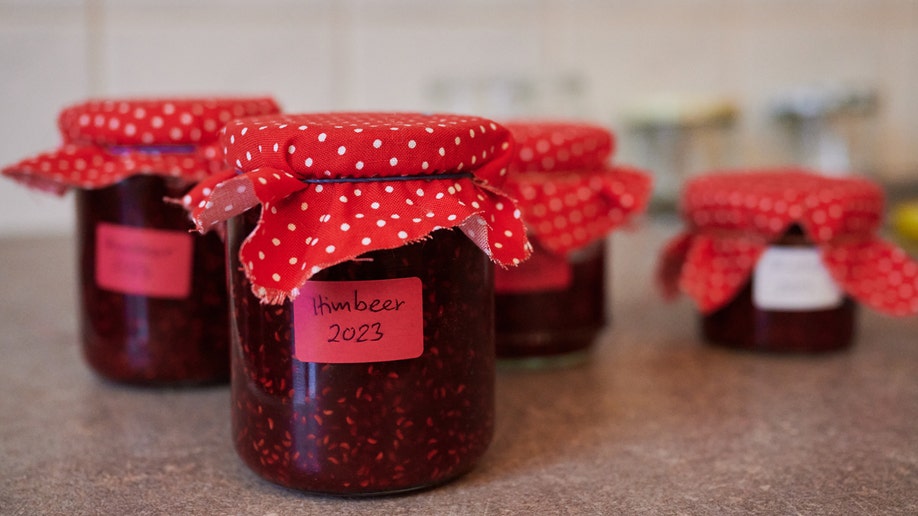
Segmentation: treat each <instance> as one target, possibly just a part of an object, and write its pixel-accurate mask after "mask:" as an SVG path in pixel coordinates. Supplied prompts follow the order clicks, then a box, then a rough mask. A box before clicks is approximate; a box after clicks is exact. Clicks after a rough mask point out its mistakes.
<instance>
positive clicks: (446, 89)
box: [427, 72, 595, 119]
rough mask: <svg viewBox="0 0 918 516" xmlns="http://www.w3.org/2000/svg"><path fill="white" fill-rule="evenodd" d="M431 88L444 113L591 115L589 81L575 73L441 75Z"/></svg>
mask: <svg viewBox="0 0 918 516" xmlns="http://www.w3.org/2000/svg"><path fill="white" fill-rule="evenodd" d="M427 90H428V93H427V101H428V103H429V104H430V108H431V109H433V110H435V111H440V112H450V113H468V114H475V115H483V116H488V117H492V118H499V119H507V118H521V117H545V116H551V117H577V118H584V117H586V118H589V117H588V115H589V113H587V112H586V109H585V92H586V81H585V80H584V78H583V76H582V75H579V74H577V73H574V72H570V73H551V74H507V75H482V76H463V77H440V78H437V79H435V80H434V81H432V82H431V83H430V84H429V86H428V88H427ZM594 118H595V117H594Z"/></svg>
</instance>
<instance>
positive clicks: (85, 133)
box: [3, 97, 279, 194]
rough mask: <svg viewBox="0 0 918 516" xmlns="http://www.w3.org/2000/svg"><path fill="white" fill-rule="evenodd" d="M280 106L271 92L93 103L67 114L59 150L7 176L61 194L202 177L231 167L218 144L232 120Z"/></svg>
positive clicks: (61, 125)
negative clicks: (152, 179)
mask: <svg viewBox="0 0 918 516" xmlns="http://www.w3.org/2000/svg"><path fill="white" fill-rule="evenodd" d="M278 111H279V108H278V106H277V104H276V103H275V102H274V101H273V100H272V99H270V98H264V97H253V98H174V99H168V98H162V99H120V100H119V99H101V100H91V101H87V102H83V103H80V104H75V105H73V106H70V107H68V108H66V109H64V110H63V111H62V112H61V114H60V116H59V117H58V127H59V128H60V131H61V134H62V136H63V139H64V143H63V146H62V147H61V148H60V149H58V150H56V151H53V152H49V153H44V154H40V155H38V156H35V157H32V158H28V159H25V160H23V161H21V162H19V163H16V164H14V165H11V166H9V167H6V168H4V170H3V173H4V174H5V175H7V176H9V177H11V178H13V179H16V180H18V181H21V182H23V183H25V184H27V185H29V186H32V187H34V188H38V189H41V190H47V191H50V192H53V193H57V194H62V193H64V192H66V191H67V190H68V189H69V188H74V187H75V188H86V189H92V188H102V187H105V186H108V185H111V184H114V183H117V182H118V181H121V180H122V179H124V178H126V177H129V176H131V175H134V174H160V175H169V176H178V177H183V178H186V179H190V180H194V181H197V180H200V179H202V178H203V177H205V176H207V175H209V174H212V173H215V172H216V171H218V170H223V169H224V167H223V155H222V152H220V150H219V147H217V146H216V145H215V143H216V140H217V138H218V137H219V132H220V129H221V128H222V127H223V126H224V125H225V124H226V122H228V121H229V120H231V119H233V118H238V117H241V116H252V115H261V114H271V113H277V112H278Z"/></svg>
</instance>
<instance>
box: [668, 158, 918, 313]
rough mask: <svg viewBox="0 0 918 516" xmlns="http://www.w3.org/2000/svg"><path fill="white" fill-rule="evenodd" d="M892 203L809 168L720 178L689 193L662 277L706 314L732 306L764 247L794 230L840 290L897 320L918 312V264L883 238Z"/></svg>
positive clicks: (863, 184)
mask: <svg viewBox="0 0 918 516" xmlns="http://www.w3.org/2000/svg"><path fill="white" fill-rule="evenodd" d="M883 209H884V196H883V192H882V190H881V189H880V188H879V187H878V186H877V185H875V184H874V183H872V182H870V181H868V180H866V179H861V178H830V177H825V176H820V175H817V174H814V173H810V172H807V171H803V170H777V171H754V172H738V173H724V174H712V175H707V176H702V177H699V178H696V179H694V180H691V181H689V182H688V183H687V184H686V186H685V189H684V191H683V195H682V206H681V210H682V215H683V217H684V219H685V220H686V222H687V223H688V229H687V230H686V231H685V232H683V233H682V234H681V235H679V236H677V237H676V238H674V239H673V240H672V241H671V242H670V243H669V244H668V245H667V246H666V247H665V248H664V250H663V252H662V254H661V259H660V262H659V267H658V279H659V280H660V282H661V284H662V287H663V288H664V290H665V292H666V293H667V294H668V295H675V294H676V292H678V291H679V290H680V289H681V290H682V291H683V292H685V293H686V294H688V295H689V296H690V297H691V298H692V299H693V300H694V301H695V302H696V303H697V305H698V307H699V309H700V310H701V311H702V312H703V313H710V312H713V311H715V310H717V309H718V308H720V307H722V306H723V305H725V304H726V303H728V302H729V301H730V300H731V299H733V297H734V296H735V295H736V294H737V293H738V292H739V290H740V289H741V288H742V287H743V286H744V285H745V283H746V282H747V281H748V280H749V276H750V274H751V273H752V271H753V268H754V267H755V264H756V262H757V261H758V259H759V257H760V255H761V254H762V252H764V251H765V248H766V247H767V246H768V245H769V244H771V243H772V242H774V241H775V240H777V239H779V238H780V237H781V236H782V235H783V234H784V233H785V231H786V230H787V229H788V228H789V227H790V226H791V225H793V224H799V225H800V227H801V228H802V229H803V231H804V233H805V235H806V236H807V237H808V238H809V239H810V240H811V241H813V243H814V245H815V246H817V247H818V248H819V249H820V251H821V256H822V261H823V263H824V264H825V265H826V267H827V269H828V270H829V272H830V273H831V275H832V277H833V278H834V279H835V281H836V282H837V283H838V284H839V286H840V287H841V288H842V289H843V290H844V291H845V292H847V293H848V294H849V295H851V296H852V297H854V298H855V299H857V300H858V301H860V302H861V303H863V304H865V305H867V306H869V307H871V308H873V309H875V310H878V311H880V312H883V313H886V314H889V315H909V314H915V313H918V264H916V263H915V262H914V261H912V260H911V259H910V258H909V257H908V255H907V254H906V253H905V252H904V251H902V250H901V249H899V248H897V247H896V246H894V245H892V244H890V243H887V242H884V241H883V240H881V239H879V238H877V237H876V236H875V232H876V230H877V228H878V227H879V226H880V224H881V222H882V217H883Z"/></svg>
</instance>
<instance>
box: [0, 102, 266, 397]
mask: <svg viewBox="0 0 918 516" xmlns="http://www.w3.org/2000/svg"><path fill="white" fill-rule="evenodd" d="M278 111H279V108H278V106H277V104H276V103H275V102H274V100H273V99H271V98H268V97H173V98H125V99H118V98H102V99H92V100H88V101H84V102H79V103H76V104H73V105H70V106H67V107H66V108H64V109H63V110H62V111H61V112H60V114H59V115H58V121H57V122H58V128H59V129H60V132H61V136H62V140H63V141H62V144H61V145H60V147H58V148H57V149H54V150H52V151H49V152H45V153H41V154H37V155H34V156H32V157H29V158H26V159H23V160H21V161H19V162H18V163H15V164H12V165H9V166H7V167H4V168H3V171H2V173H3V175H4V176H7V177H10V178H11V179H14V180H16V181H19V182H21V183H23V184H25V185H27V186H29V187H31V188H34V189H37V190H42V191H46V192H50V193H55V194H58V195H63V194H65V193H67V192H68V191H70V190H74V191H75V192H74V194H75V196H76V208H77V214H76V228H75V229H76V233H77V235H76V240H77V246H78V249H77V253H78V260H79V271H78V272H79V275H78V276H79V278H78V279H79V283H80V285H79V291H80V307H79V323H80V332H81V334H82V348H83V354H84V356H85V359H86V360H87V362H88V363H89V364H90V366H91V367H92V369H93V370H95V372H96V373H98V374H99V375H100V376H102V377H104V378H106V379H108V380H113V381H117V382H123V383H129V384H135V385H147V386H175V385H192V384H208V383H215V382H224V381H226V380H228V378H229V329H228V324H229V320H228V319H229V316H228V314H227V309H226V306H227V304H228V299H227V289H226V273H225V258H224V249H223V243H222V241H221V239H220V237H219V236H217V235H216V234H215V235H210V236H206V237H200V236H196V235H194V234H192V233H191V232H192V230H194V229H195V225H193V224H192V223H191V221H190V220H189V217H188V214H187V212H186V211H185V209H184V207H183V206H182V205H181V204H180V203H179V201H178V199H183V197H184V196H185V195H186V194H187V192H189V191H190V190H191V189H192V188H193V187H196V186H198V185H199V184H201V183H203V182H207V181H211V180H216V179H219V178H222V177H223V176H224V175H225V174H226V173H227V172H226V170H225V164H224V161H223V156H222V153H221V150H222V149H221V147H219V146H218V145H217V144H216V140H217V138H218V137H219V133H220V129H221V127H222V126H223V125H224V124H226V123H227V122H228V121H230V120H232V119H234V117H245V116H250V115H260V114H273V113H277V112H278ZM172 200H174V202H173V201H172Z"/></svg>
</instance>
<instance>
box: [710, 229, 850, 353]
mask: <svg viewBox="0 0 918 516" xmlns="http://www.w3.org/2000/svg"><path fill="white" fill-rule="evenodd" d="M855 310H856V305H855V303H854V301H852V300H851V298H850V297H849V296H847V295H845V293H844V292H843V291H842V290H841V289H840V288H839V287H838V285H837V284H836V283H835V280H834V279H832V276H831V274H830V273H829V271H828V270H827V269H826V267H825V266H824V265H823V264H822V261H821V260H820V258H819V250H818V249H817V248H816V247H815V246H814V245H813V243H812V242H811V241H810V240H809V238H807V237H806V235H805V234H804V233H803V230H802V229H800V226H798V225H793V226H791V227H790V228H789V229H788V230H787V231H786V232H785V234H784V235H783V236H781V237H780V238H779V239H778V240H776V241H775V242H773V243H772V244H771V245H770V246H768V247H767V248H766V249H765V251H764V253H762V256H761V257H760V258H759V260H758V262H757V263H756V266H755V269H754V270H753V273H752V275H751V277H750V280H749V281H748V282H747V283H746V285H745V286H744V287H743V288H742V290H740V292H739V293H738V294H737V295H736V297H735V298H734V299H733V300H732V301H730V302H729V303H727V304H726V305H724V306H723V307H722V308H719V309H717V310H715V311H713V312H711V313H708V314H705V315H703V316H702V317H701V328H702V334H703V335H704V338H705V339H706V340H708V341H709V342H712V343H715V344H721V345H724V346H728V347H736V348H743V349H750V350H757V351H788V352H793V351H803V352H819V351H831V350H835V349H843V348H846V347H848V346H850V345H851V342H852V340H853V337H854V331H855Z"/></svg>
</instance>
